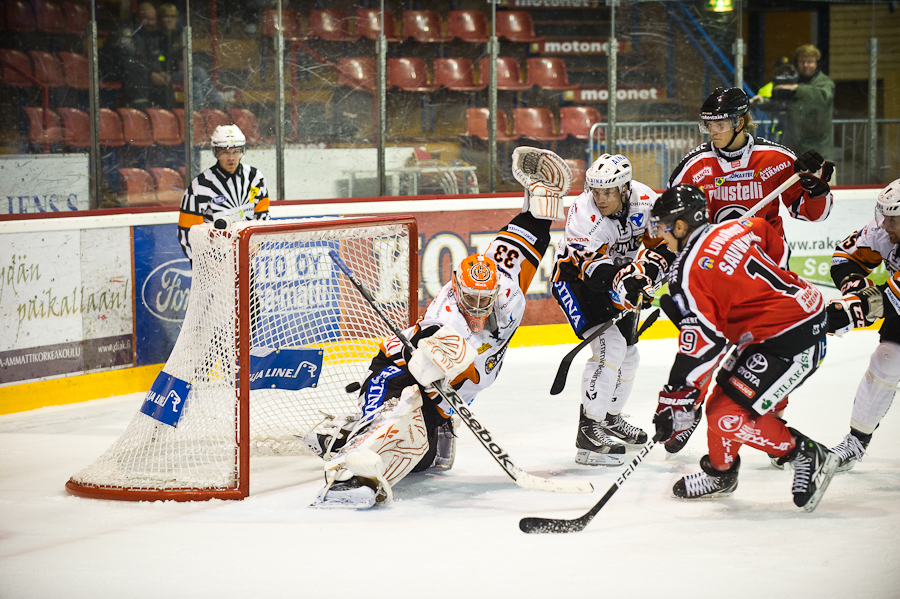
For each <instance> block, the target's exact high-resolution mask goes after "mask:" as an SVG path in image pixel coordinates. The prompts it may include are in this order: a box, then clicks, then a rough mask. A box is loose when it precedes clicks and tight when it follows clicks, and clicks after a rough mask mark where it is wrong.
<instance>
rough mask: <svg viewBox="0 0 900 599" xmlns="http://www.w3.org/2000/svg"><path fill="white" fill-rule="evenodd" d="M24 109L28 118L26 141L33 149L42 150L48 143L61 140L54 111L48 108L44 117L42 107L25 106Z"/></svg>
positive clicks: (58, 124) (60, 130)
mask: <svg viewBox="0 0 900 599" xmlns="http://www.w3.org/2000/svg"><path fill="white" fill-rule="evenodd" d="M24 110H25V115H26V117H27V118H28V141H29V143H31V144H32V145H33V146H34V147H35V149H40V151H41V152H44V151H46V150H45V148H46V147H47V146H48V145H55V144H58V143H60V142H61V141H62V127H61V126H60V123H59V116H58V115H57V114H56V113H55V112H53V111H52V110H48V111H47V114H46V118H45V115H44V109H43V108H37V107H34V106H27V107H25V109H24Z"/></svg>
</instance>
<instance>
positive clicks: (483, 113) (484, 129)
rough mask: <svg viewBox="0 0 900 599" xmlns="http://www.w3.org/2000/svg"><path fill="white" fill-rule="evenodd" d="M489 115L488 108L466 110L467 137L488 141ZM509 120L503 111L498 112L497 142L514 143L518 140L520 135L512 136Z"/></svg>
mask: <svg viewBox="0 0 900 599" xmlns="http://www.w3.org/2000/svg"><path fill="white" fill-rule="evenodd" d="M488 115H489V111H488V109H487V108H467V109H466V133H465V134H466V135H469V136H472V137H477V138H478V139H484V140H486V139H488ZM508 130H509V119H508V118H507V116H506V113H505V112H504V111H503V110H502V109H498V110H497V141H512V140H514V139H518V138H519V136H518V135H510V134H509V133H508Z"/></svg>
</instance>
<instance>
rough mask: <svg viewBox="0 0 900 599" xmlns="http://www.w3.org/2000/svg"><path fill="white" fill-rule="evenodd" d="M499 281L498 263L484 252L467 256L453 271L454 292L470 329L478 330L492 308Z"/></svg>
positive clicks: (474, 331) (482, 326) (476, 331)
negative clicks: (457, 268)
mask: <svg viewBox="0 0 900 599" xmlns="http://www.w3.org/2000/svg"><path fill="white" fill-rule="evenodd" d="M499 291H500V285H499V282H498V280H497V265H496V264H494V261H493V260H491V259H490V258H488V257H487V256H485V255H484V254H472V255H471V256H467V257H466V258H465V259H464V260H463V261H462V263H461V264H460V265H459V270H457V271H454V272H453V292H454V293H455V294H456V303H457V305H458V306H459V311H460V312H462V315H463V316H464V317H465V319H466V324H468V325H469V330H471V331H472V332H473V333H480V332H481V331H482V330H483V329H484V321H485V320H486V319H487V317H488V316H490V314H491V312H492V311H493V309H494V301H495V300H496V299H497V293H498V292H499Z"/></svg>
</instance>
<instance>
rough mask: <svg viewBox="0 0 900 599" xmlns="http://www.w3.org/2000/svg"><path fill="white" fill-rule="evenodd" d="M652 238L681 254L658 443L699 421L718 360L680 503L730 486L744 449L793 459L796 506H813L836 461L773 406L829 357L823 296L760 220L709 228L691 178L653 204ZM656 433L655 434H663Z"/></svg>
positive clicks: (677, 489)
mask: <svg viewBox="0 0 900 599" xmlns="http://www.w3.org/2000/svg"><path fill="white" fill-rule="evenodd" d="M651 214H652V217H653V222H654V223H655V232H654V237H662V238H663V239H664V240H665V242H666V243H667V245H668V247H669V249H670V250H672V251H673V252H677V253H678V257H677V258H676V259H675V263H674V264H673V265H672V267H671V269H670V270H669V293H670V294H671V295H670V296H669V297H668V298H664V300H665V301H661V304H662V306H663V309H665V310H666V313H667V314H668V315H669V317H670V318H671V319H672V321H673V322H675V323H676V324H677V325H678V328H679V329H680V331H681V333H680V336H679V339H678V355H677V356H676V358H675V363H674V365H673V366H672V370H671V372H670V374H669V382H668V384H667V385H665V387H663V390H662V391H661V392H660V394H659V405H658V407H657V410H656V416H655V417H654V423H655V424H656V431H657V439H658V440H661V442H666V441H669V440H671V439H673V438H674V437H675V435H676V434H678V433H679V432H682V431H684V430H688V429H689V428H690V427H692V426H694V423H695V410H696V409H699V403H700V399H701V398H702V395H701V393H700V389H701V388H702V387H703V386H704V380H705V379H708V378H709V377H710V376H711V375H712V372H713V370H714V369H715V368H716V366H718V365H719V362H720V361H721V360H722V358H723V357H724V356H725V354H726V351H727V349H728V345H729V344H731V345H733V346H734V352H733V353H732V354H730V355H729V357H728V358H727V359H726V360H725V361H724V363H723V364H722V368H721V370H720V371H719V374H718V376H717V377H716V384H715V386H714V387H713V389H712V392H711V394H710V397H709V401H708V404H707V409H706V414H707V422H708V432H707V440H708V444H709V454H708V455H705V456H703V458H702V459H701V460H700V468H701V471H700V472H699V473H697V474H692V475H689V476H686V477H684V478H682V479H681V480H679V481H678V482H677V483H675V486H674V488H673V492H674V494H675V496H676V497H679V498H682V499H700V498H709V497H716V496H722V495H729V494H731V493H732V492H734V490H735V489H736V488H737V477H738V469H739V468H740V457H739V456H738V450H739V449H740V448H741V446H742V445H749V446H750V447H753V448H755V449H759V450H761V451H764V452H766V453H768V454H770V455H773V456H777V457H778V459H779V462H780V463H781V464H784V463H788V462H790V464H791V465H792V466H793V467H794V484H793V489H792V493H793V495H794V503H795V504H796V505H797V506H799V507H803V508H804V509H805V510H806V511H812V510H813V509H815V507H816V505H817V504H818V502H819V500H820V499H821V497H822V495H823V494H824V492H825V489H826V487H827V486H828V483H829V481H830V480H831V477H832V476H833V475H834V472H835V469H836V468H837V465H838V462H839V458H838V457H837V456H835V455H834V454H832V453H830V452H829V451H828V449H827V448H826V447H825V446H824V445H822V444H821V443H817V442H816V441H813V440H812V439H810V438H809V437H807V436H805V435H803V434H802V433H800V432H799V431H797V430H795V429H793V428H788V427H787V426H786V425H785V424H784V422H783V421H782V420H781V419H779V418H778V417H777V416H775V414H776V413H777V412H778V411H779V410H780V409H781V407H782V404H783V403H784V399H785V397H786V396H787V394H788V393H789V392H791V391H792V390H793V389H796V388H797V387H798V386H799V385H800V384H801V383H803V381H805V380H806V379H807V378H808V377H809V376H810V375H811V374H812V373H813V372H815V371H816V369H817V368H818V365H819V362H820V361H821V360H822V358H823V357H824V355H825V335H826V333H827V332H828V318H827V316H826V310H825V302H824V301H823V300H822V294H821V293H819V291H818V290H817V289H816V288H815V287H814V286H812V285H811V284H809V283H807V282H806V281H805V280H803V279H802V278H800V277H799V276H797V275H796V274H794V273H793V272H791V271H789V270H786V267H787V258H788V249H787V244H786V243H785V241H784V239H783V238H782V237H781V235H779V234H778V231H776V230H775V228H774V227H772V225H770V224H769V223H768V222H766V221H765V220H763V219H761V218H747V219H740V220H735V221H729V222H725V223H721V224H718V225H710V224H709V222H708V221H709V215H708V211H707V200H706V197H705V196H704V194H703V191H702V190H700V189H699V188H698V187H695V186H693V185H677V186H675V187H672V188H670V189H668V190H666V191H665V192H664V193H663V194H662V195H661V196H660V197H659V199H658V200H657V202H656V204H655V205H654V207H653V210H652V212H651ZM660 437H661V439H660Z"/></svg>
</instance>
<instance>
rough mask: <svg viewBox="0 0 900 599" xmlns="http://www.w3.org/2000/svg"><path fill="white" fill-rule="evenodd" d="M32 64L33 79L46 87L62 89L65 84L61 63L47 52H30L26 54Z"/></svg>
mask: <svg viewBox="0 0 900 599" xmlns="http://www.w3.org/2000/svg"><path fill="white" fill-rule="evenodd" d="M28 54H29V55H30V56H31V62H32V63H34V78H35V79H37V80H38V81H39V82H41V84H42V85H45V86H46V87H62V86H64V85H65V84H66V78H65V77H64V76H63V68H62V63H60V62H59V59H58V58H56V57H55V56H53V55H52V54H50V53H49V52H39V51H36V50H31V51H29V52H28Z"/></svg>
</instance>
